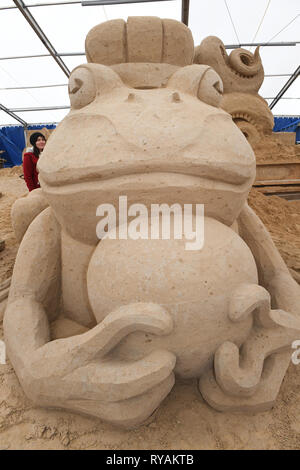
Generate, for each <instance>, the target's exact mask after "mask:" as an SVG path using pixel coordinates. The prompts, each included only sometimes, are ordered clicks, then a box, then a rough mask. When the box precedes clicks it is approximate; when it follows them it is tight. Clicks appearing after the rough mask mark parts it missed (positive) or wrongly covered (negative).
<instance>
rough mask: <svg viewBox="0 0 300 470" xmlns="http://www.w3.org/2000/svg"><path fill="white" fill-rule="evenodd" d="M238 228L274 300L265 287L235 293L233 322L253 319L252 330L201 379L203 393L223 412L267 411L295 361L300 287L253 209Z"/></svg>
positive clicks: (227, 347) (224, 350)
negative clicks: (288, 368)
mask: <svg viewBox="0 0 300 470" xmlns="http://www.w3.org/2000/svg"><path fill="white" fill-rule="evenodd" d="M239 228H240V234H241V235H242V236H243V238H244V240H245V241H246V242H247V243H248V245H249V246H250V248H251V250H252V252H253V254H254V257H255V259H256V263H257V266H258V271H259V277H260V281H261V283H262V284H263V285H264V286H265V287H266V288H267V289H268V290H269V291H270V292H271V294H272V296H271V298H270V295H269V293H268V291H267V290H265V289H264V288H263V287H261V286H247V285H244V286H240V288H239V289H238V290H237V292H235V293H233V296H232V299H231V302H230V312H229V317H230V319H231V321H235V322H236V321H240V320H241V319H243V318H244V317H245V316H246V315H249V314H253V316H254V326H253V329H252V331H251V333H250V335H249V337H248V339H247V340H246V342H245V343H244V344H243V345H242V347H241V349H240V351H239V349H238V347H237V346H236V345H235V344H233V343H230V342H225V343H224V344H222V345H221V346H220V347H219V348H218V350H217V351H216V353H215V361H214V371H213V370H210V371H208V372H207V374H206V375H204V376H203V377H202V378H201V379H200V381H199V388H200V391H201V393H202V395H203V397H204V398H205V399H206V400H207V401H208V403H210V404H211V405H212V406H213V407H214V408H216V409H218V410H254V411H255V410H265V409H267V408H270V407H271V406H273V404H274V401H275V399H276V396H277V394H278V392H279V388H280V385H281V382H282V380H283V377H284V375H285V372H286V370H287V367H288V365H289V363H290V360H291V355H292V350H291V347H292V343H293V341H294V340H296V339H299V338H300V312H299V310H300V308H299V306H300V288H299V286H298V284H297V283H296V282H295V281H294V279H293V278H292V277H291V275H290V273H289V271H288V269H287V267H286V265H285V263H284V261H283V260H282V258H281V256H280V255H279V253H278V251H277V249H276V247H275V246H274V244H273V242H272V239H271V237H270V235H269V233H268V232H267V230H266V229H265V227H264V226H263V224H262V223H261V221H260V219H259V218H258V217H257V216H256V214H255V213H254V212H253V211H252V210H251V209H250V208H249V207H248V206H246V207H245V209H244V210H243V212H242V214H241V216H240V218H239ZM271 302H272V306H273V307H274V309H273V310H272V309H271ZM287 312H289V313H287Z"/></svg>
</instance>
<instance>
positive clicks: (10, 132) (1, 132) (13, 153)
mask: <svg viewBox="0 0 300 470" xmlns="http://www.w3.org/2000/svg"><path fill="white" fill-rule="evenodd" d="M24 147H25V136H24V128H23V127H22V126H12V127H1V129H0V150H4V153H1V154H0V157H1V158H4V159H5V160H6V162H5V163H4V166H15V165H21V164H22V152H23V149H24Z"/></svg>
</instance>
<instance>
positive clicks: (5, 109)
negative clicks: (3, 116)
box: [0, 103, 28, 128]
mask: <svg viewBox="0 0 300 470" xmlns="http://www.w3.org/2000/svg"><path fill="white" fill-rule="evenodd" d="M0 109H1V110H2V111H4V112H5V113H7V114H9V115H10V116H11V117H12V118H14V119H15V120H16V121H19V122H20V123H21V124H22V126H24V127H25V128H26V127H27V126H28V124H27V122H26V121H23V119H22V118H20V117H19V116H17V115H16V114H15V113H14V112H12V110H10V109H7V108H6V107H5V106H3V104H1V103H0Z"/></svg>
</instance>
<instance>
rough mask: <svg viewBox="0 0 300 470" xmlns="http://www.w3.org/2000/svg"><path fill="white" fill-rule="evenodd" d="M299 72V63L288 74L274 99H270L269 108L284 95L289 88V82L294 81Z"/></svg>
mask: <svg viewBox="0 0 300 470" xmlns="http://www.w3.org/2000/svg"><path fill="white" fill-rule="evenodd" d="M299 74H300V65H299V66H298V68H297V69H296V70H295V72H294V73H293V74H292V75H291V76H290V78H289V79H288V81H287V82H286V84H285V85H284V86H283V87H282V88H281V90H280V92H279V93H278V95H277V96H276V97H275V99H274V100H273V101H272V103H271V104H270V106H269V108H270V109H272V108H274V106H275V104H276V103H278V101H279V100H280V98H281V97H282V96H283V95H284V93H285V92H286V91H287V90H288V89H289V88H290V86H291V84H292V83H294V81H295V80H296V79H297V78H298V77H299Z"/></svg>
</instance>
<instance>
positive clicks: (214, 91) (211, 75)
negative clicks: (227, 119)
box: [198, 69, 223, 108]
mask: <svg viewBox="0 0 300 470" xmlns="http://www.w3.org/2000/svg"><path fill="white" fill-rule="evenodd" d="M222 94H223V82H222V80H221V78H220V77H219V75H218V74H217V72H215V71H214V70H213V69H208V70H207V71H206V72H205V73H204V75H203V77H202V79H201V81H200V84H199V89H198V98H199V100H201V101H204V103H207V104H210V105H211V106H215V107H216V108H218V107H219V106H220V103H221V100H222Z"/></svg>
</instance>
